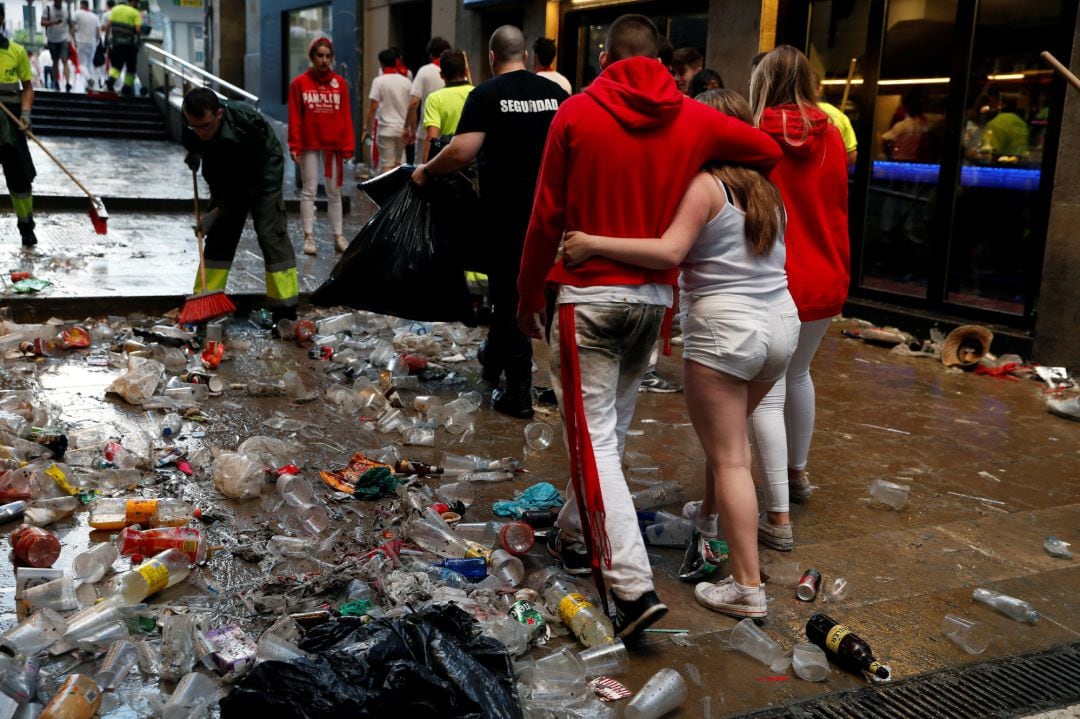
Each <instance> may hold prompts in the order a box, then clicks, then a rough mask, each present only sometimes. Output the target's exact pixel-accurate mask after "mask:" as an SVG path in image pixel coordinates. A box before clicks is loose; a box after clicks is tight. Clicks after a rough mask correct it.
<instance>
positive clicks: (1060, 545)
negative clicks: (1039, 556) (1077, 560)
mask: <svg viewBox="0 0 1080 719" xmlns="http://www.w3.org/2000/svg"><path fill="white" fill-rule="evenodd" d="M1070 546H1072V545H1070V544H1069V543H1068V542H1066V541H1063V540H1061V539H1058V538H1057V537H1047V538H1046V541H1045V542H1043V549H1045V550H1046V553H1047V554H1049V555H1050V556H1051V557H1057V558H1059V559H1072V558H1073V553H1072V550H1070V549H1069V547H1070Z"/></svg>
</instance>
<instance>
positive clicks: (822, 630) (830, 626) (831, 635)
mask: <svg viewBox="0 0 1080 719" xmlns="http://www.w3.org/2000/svg"><path fill="white" fill-rule="evenodd" d="M806 638H807V639H809V640H810V641H811V642H813V643H814V644H816V645H818V646H819V647H821V648H822V649H824V650H825V653H826V654H828V655H829V657H831V658H832V659H833V660H834V661H835V662H836V663H837V664H839V665H840V666H841V667H843V668H844V669H846V670H848V671H852V672H866V673H868V674H872V675H873V676H874V677H876V678H877V679H879V680H883V681H888V680H889V679H891V678H892V672H891V671H890V669H889V668H888V667H887V666H885V665H884V664H882V663H881V662H879V661H878V660H877V659H875V658H874V651H873V650H872V649H871V648H870V645H869V644H867V643H866V641H864V640H863V639H862V638H861V637H859V635H857V634H855V633H854V632H853V631H851V629H849V628H848V627H845V626H844V625H843V624H840V623H839V622H837V621H836V620H835V619H833V618H832V617H830V616H828V615H826V614H815V615H813V616H812V617H810V619H809V620H808V621H807V622H806Z"/></svg>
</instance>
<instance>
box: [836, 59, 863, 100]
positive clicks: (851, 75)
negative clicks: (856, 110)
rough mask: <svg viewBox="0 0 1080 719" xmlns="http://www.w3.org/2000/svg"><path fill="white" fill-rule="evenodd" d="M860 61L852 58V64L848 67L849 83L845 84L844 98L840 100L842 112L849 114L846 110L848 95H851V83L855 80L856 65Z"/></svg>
mask: <svg viewBox="0 0 1080 719" xmlns="http://www.w3.org/2000/svg"><path fill="white" fill-rule="evenodd" d="M858 62H859V59H858V58H856V57H853V58H851V64H850V65H848V71H847V82H845V83H844V97H843V99H842V100H840V112H847V110H845V109H844V108H845V107H847V99H848V95H850V94H851V81H852V80H854V79H855V65H856V64H858Z"/></svg>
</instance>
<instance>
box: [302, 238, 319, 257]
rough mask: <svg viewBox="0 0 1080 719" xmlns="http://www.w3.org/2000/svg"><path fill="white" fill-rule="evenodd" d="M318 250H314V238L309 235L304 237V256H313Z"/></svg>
mask: <svg viewBox="0 0 1080 719" xmlns="http://www.w3.org/2000/svg"><path fill="white" fill-rule="evenodd" d="M316 252H318V250H316V249H315V238H314V237H312V236H311V235H305V236H304V254H305V255H314V254H315V253H316Z"/></svg>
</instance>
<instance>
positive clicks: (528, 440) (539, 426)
mask: <svg viewBox="0 0 1080 719" xmlns="http://www.w3.org/2000/svg"><path fill="white" fill-rule="evenodd" d="M554 438H555V430H553V429H552V428H551V425H549V424H547V423H546V422H531V423H529V424H527V425H525V444H527V445H529V449H533V450H536V451H537V452H542V451H544V450H545V449H547V448H548V447H550V446H551V442H552V440H553V439H554Z"/></svg>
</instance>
